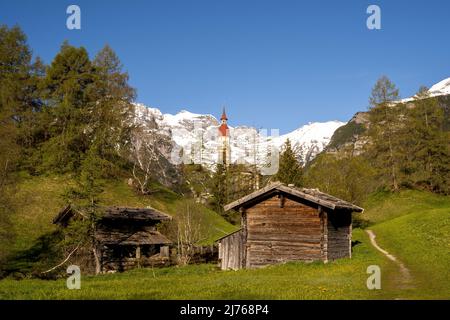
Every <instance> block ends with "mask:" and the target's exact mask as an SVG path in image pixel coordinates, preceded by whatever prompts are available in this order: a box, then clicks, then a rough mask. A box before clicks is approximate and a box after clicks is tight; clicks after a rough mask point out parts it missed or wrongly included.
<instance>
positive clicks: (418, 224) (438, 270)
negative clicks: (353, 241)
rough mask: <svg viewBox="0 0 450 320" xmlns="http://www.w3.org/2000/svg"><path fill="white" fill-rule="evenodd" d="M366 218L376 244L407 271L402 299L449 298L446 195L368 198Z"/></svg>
mask: <svg viewBox="0 0 450 320" xmlns="http://www.w3.org/2000/svg"><path fill="white" fill-rule="evenodd" d="M370 205H371V206H370V207H369V209H368V210H367V212H366V213H367V217H369V219H371V221H375V222H377V221H380V223H378V224H375V225H373V226H372V227H371V229H372V230H373V231H374V232H375V234H376V235H377V242H378V244H379V245H380V246H381V247H383V248H385V249H386V250H387V251H389V253H391V254H393V255H395V256H396V257H397V258H399V259H400V260H401V261H402V262H403V263H404V264H405V265H406V266H407V267H408V268H409V269H410V271H411V276H412V280H413V282H412V284H413V286H414V287H413V288H411V289H410V290H406V291H404V292H403V293H402V294H403V297H404V298H412V299H450V197H443V196H438V195H434V194H431V193H426V192H419V191H411V190H409V191H403V192H401V193H399V194H384V195H383V194H378V195H376V196H374V197H373V198H371V200H370Z"/></svg>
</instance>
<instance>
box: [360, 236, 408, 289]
mask: <svg viewBox="0 0 450 320" xmlns="http://www.w3.org/2000/svg"><path fill="white" fill-rule="evenodd" d="M366 232H367V234H368V235H369V238H370V242H371V243H372V245H373V246H374V247H375V249H377V250H378V251H380V252H381V253H383V254H384V255H385V256H386V257H387V258H388V259H389V260H391V261H392V262H394V263H395V264H396V265H397V266H398V267H399V269H400V279H398V280H399V286H400V287H401V288H411V287H412V277H411V272H410V271H409V269H408V268H407V267H406V266H405V265H404V264H403V262H401V261H400V260H399V259H398V258H397V257H396V256H394V255H392V254H390V253H389V252H387V251H386V250H384V249H383V248H381V247H380V246H379V245H378V243H377V242H376V241H375V238H376V237H377V236H376V235H375V233H374V232H373V231H372V230H366Z"/></svg>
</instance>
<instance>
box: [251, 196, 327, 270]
mask: <svg viewBox="0 0 450 320" xmlns="http://www.w3.org/2000/svg"><path fill="white" fill-rule="evenodd" d="M245 213H246V220H247V254H246V267H250V268H251V267H260V266H265V265H268V264H275V263H280V262H285V261H293V260H303V261H313V260H323V253H322V248H323V246H322V245H321V241H322V240H323V237H322V235H323V233H322V232H321V228H322V229H323V226H321V217H320V214H319V210H318V209H316V208H313V207H310V206H307V205H305V204H302V203H299V202H297V201H294V200H291V199H289V198H287V197H285V198H284V200H283V199H280V198H279V197H278V196H273V197H271V198H269V199H267V200H265V201H262V202H260V203H258V204H256V205H254V206H253V207H251V208H248V209H246V210H245Z"/></svg>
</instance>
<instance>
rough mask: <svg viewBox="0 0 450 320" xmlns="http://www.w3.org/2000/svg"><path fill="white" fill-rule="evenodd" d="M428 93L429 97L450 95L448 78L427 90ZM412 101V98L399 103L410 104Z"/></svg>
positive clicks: (449, 80) (449, 79)
mask: <svg viewBox="0 0 450 320" xmlns="http://www.w3.org/2000/svg"><path fill="white" fill-rule="evenodd" d="M428 93H429V94H430V97H438V96H445V95H450V78H447V79H444V80H442V81H440V82H438V83H436V84H435V85H433V86H432V87H431V88H430V89H428ZM413 100H414V96H413V97H410V98H406V99H402V100H401V102H411V101H413Z"/></svg>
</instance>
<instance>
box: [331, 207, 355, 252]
mask: <svg viewBox="0 0 450 320" xmlns="http://www.w3.org/2000/svg"><path fill="white" fill-rule="evenodd" d="M327 217H328V222H327V226H328V230H327V231H328V232H327V239H328V246H327V248H328V250H327V253H328V260H335V259H340V258H351V250H352V246H351V242H352V237H351V234H352V215H351V212H348V211H335V212H328V213H327Z"/></svg>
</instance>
